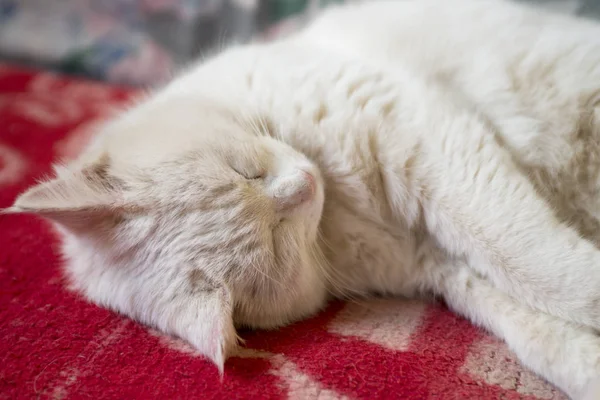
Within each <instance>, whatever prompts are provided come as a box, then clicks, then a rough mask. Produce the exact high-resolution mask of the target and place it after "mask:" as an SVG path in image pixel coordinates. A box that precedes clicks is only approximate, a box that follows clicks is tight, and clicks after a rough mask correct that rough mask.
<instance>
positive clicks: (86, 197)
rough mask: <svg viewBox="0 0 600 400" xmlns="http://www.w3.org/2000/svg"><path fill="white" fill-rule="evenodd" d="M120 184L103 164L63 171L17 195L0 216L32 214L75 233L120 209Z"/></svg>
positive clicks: (121, 205)
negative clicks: (4, 214)
mask: <svg viewBox="0 0 600 400" xmlns="http://www.w3.org/2000/svg"><path fill="white" fill-rule="evenodd" d="M121 186H122V184H121V183H120V182H119V181H118V180H117V179H116V178H114V177H111V176H109V175H108V173H107V171H106V165H105V164H96V165H93V166H89V167H86V168H83V169H81V170H76V171H70V170H66V169H65V170H63V171H61V173H60V174H59V175H58V177H57V178H55V179H52V180H49V181H46V182H42V183H39V184H38V185H36V186H34V187H32V188H30V189H29V190H27V191H26V192H25V193H23V194H21V195H20V196H19V197H18V198H17V200H16V201H15V203H14V204H13V206H12V207H10V208H8V209H5V210H3V213H32V214H37V215H40V216H42V217H45V218H48V219H50V220H53V221H55V222H57V223H59V224H61V225H63V226H65V227H67V228H72V229H79V228H82V227H85V226H89V225H90V224H92V223H93V222H95V221H98V220H102V219H103V218H105V217H106V216H107V215H114V214H115V213H116V212H118V210H119V209H121V208H122V207H123V204H122V200H121V199H122V188H121Z"/></svg>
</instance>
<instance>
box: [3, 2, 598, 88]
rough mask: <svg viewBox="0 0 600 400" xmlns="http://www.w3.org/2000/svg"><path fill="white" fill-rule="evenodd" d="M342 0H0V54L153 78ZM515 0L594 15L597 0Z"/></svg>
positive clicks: (75, 69)
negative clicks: (227, 45) (235, 42)
mask: <svg viewBox="0 0 600 400" xmlns="http://www.w3.org/2000/svg"><path fill="white" fill-rule="evenodd" d="M343 1H344V0H0V60H1V61H9V62H10V61H12V62H18V63H21V64H28V65H33V66H36V67H43V68H48V69H53V70H58V71H61V72H67V73H72V74H77V75H83V76H86V77H88V78H93V79H100V80H106V81H110V82H113V83H121V84H128V85H153V84H156V83H160V82H162V81H164V80H165V79H167V78H168V77H169V72H170V71H172V70H174V69H177V67H178V66H180V65H182V64H185V63H186V62H189V61H190V60H191V59H193V58H195V57H197V56H198V55H199V54H201V53H203V52H205V51H210V49H212V48H215V47H218V46H223V45H224V44H226V43H229V42H231V41H238V42H247V41H250V40H270V39H274V38H276V37H279V36H282V35H285V34H288V33H290V32H293V31H294V30H296V29H298V28H299V27H300V26H301V25H302V24H303V23H304V22H305V21H307V20H310V18H312V17H313V16H314V15H315V14H316V13H317V12H318V11H319V10H320V9H322V8H323V7H326V6H328V5H330V4H332V3H342V2H343ZM347 1H351V0H347ZM398 1H402V0H398ZM448 1H451V0H448ZM520 1H523V2H528V3H534V4H535V5H536V6H539V7H545V8H553V9H556V10H559V11H561V12H565V13H570V14H578V15H583V16H586V17H589V18H596V19H600V0H520Z"/></svg>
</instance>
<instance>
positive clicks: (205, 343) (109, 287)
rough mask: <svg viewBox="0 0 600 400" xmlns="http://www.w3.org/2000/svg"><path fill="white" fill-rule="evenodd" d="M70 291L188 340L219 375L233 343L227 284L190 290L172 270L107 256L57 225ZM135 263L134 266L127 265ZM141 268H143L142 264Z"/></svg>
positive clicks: (231, 304)
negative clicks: (215, 368)
mask: <svg viewBox="0 0 600 400" xmlns="http://www.w3.org/2000/svg"><path fill="white" fill-rule="evenodd" d="M55 227H56V230H57V231H58V232H59V233H60V235H61V236H62V239H63V242H62V246H63V247H62V252H63V256H64V258H65V265H64V269H65V272H66V274H67V276H68V277H69V280H70V283H71V289H73V290H75V291H76V292H78V293H80V294H82V295H83V296H84V297H85V298H86V299H88V300H89V301H91V302H92V303H95V304H97V305H99V306H103V307H106V308H109V309H111V310H113V311H116V312H118V313H120V314H123V315H125V316H128V317H130V318H132V319H134V320H136V321H138V322H141V323H143V324H146V325H149V326H151V327H154V328H156V329H158V330H160V331H162V332H165V333H167V334H170V335H174V336H176V337H180V338H182V339H184V340H186V341H187V342H189V343H190V344H191V345H192V346H193V347H194V348H196V349H197V350H198V351H199V352H200V353H202V354H203V355H205V356H206V357H208V358H209V359H210V360H211V361H212V362H213V363H214V364H215V365H216V366H217V368H218V369H219V371H220V372H221V374H222V373H223V367H224V363H225V360H226V359H227V356H228V355H229V354H231V353H232V352H233V351H234V350H235V348H236V346H237V344H238V337H237V334H236V331H235V328H234V325H233V320H232V313H233V299H232V296H231V293H230V291H229V290H228V288H227V287H226V286H225V285H220V286H216V287H206V286H205V287H201V288H197V289H194V288H191V287H190V285H189V282H187V281H186V276H185V274H181V271H180V270H178V269H176V268H160V267H156V266H153V265H144V264H142V263H140V262H139V261H137V262H136V261H135V260H131V259H127V257H120V260H119V261H120V262H115V260H114V259H112V260H109V259H108V258H107V257H108V256H107V254H106V253H104V252H101V251H98V249H97V248H95V246H94V244H93V243H92V242H87V241H86V240H85V239H84V238H82V237H76V236H74V235H73V234H71V233H70V232H69V231H67V230H65V229H64V228H62V227H61V226H59V225H58V224H55ZM132 265H133V266H135V265H137V266H138V267H137V268H135V269H134V270H132V268H131V266H132ZM140 267H143V268H140Z"/></svg>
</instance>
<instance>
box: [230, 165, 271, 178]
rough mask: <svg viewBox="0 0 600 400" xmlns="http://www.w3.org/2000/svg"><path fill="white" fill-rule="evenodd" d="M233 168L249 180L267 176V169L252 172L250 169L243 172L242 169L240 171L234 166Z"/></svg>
mask: <svg viewBox="0 0 600 400" xmlns="http://www.w3.org/2000/svg"><path fill="white" fill-rule="evenodd" d="M233 170H234V171H235V172H236V173H237V174H238V175H240V176H242V177H243V178H245V179H248V180H250V181H252V180H257V179H264V177H265V175H266V173H265V171H264V170H259V171H252V172H250V171H244V172H241V171H239V170H237V169H235V168H234V169H233Z"/></svg>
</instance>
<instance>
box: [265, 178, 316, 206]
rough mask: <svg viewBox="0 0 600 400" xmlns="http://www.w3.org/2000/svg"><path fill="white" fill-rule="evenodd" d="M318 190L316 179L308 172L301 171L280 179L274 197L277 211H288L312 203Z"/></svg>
mask: <svg viewBox="0 0 600 400" xmlns="http://www.w3.org/2000/svg"><path fill="white" fill-rule="evenodd" d="M316 188H317V184H316V181H315V177H314V176H313V175H311V174H310V173H308V172H306V171H302V170H299V171H298V172H297V173H295V174H292V175H290V176H286V177H282V178H279V179H278V182H277V186H276V188H275V190H274V196H273V197H274V200H275V203H276V205H277V209H278V210H279V211H287V210H291V209H293V208H294V207H297V206H299V205H300V204H303V203H305V202H307V201H310V200H311V199H312V198H313V196H314V195H315V191H316Z"/></svg>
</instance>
